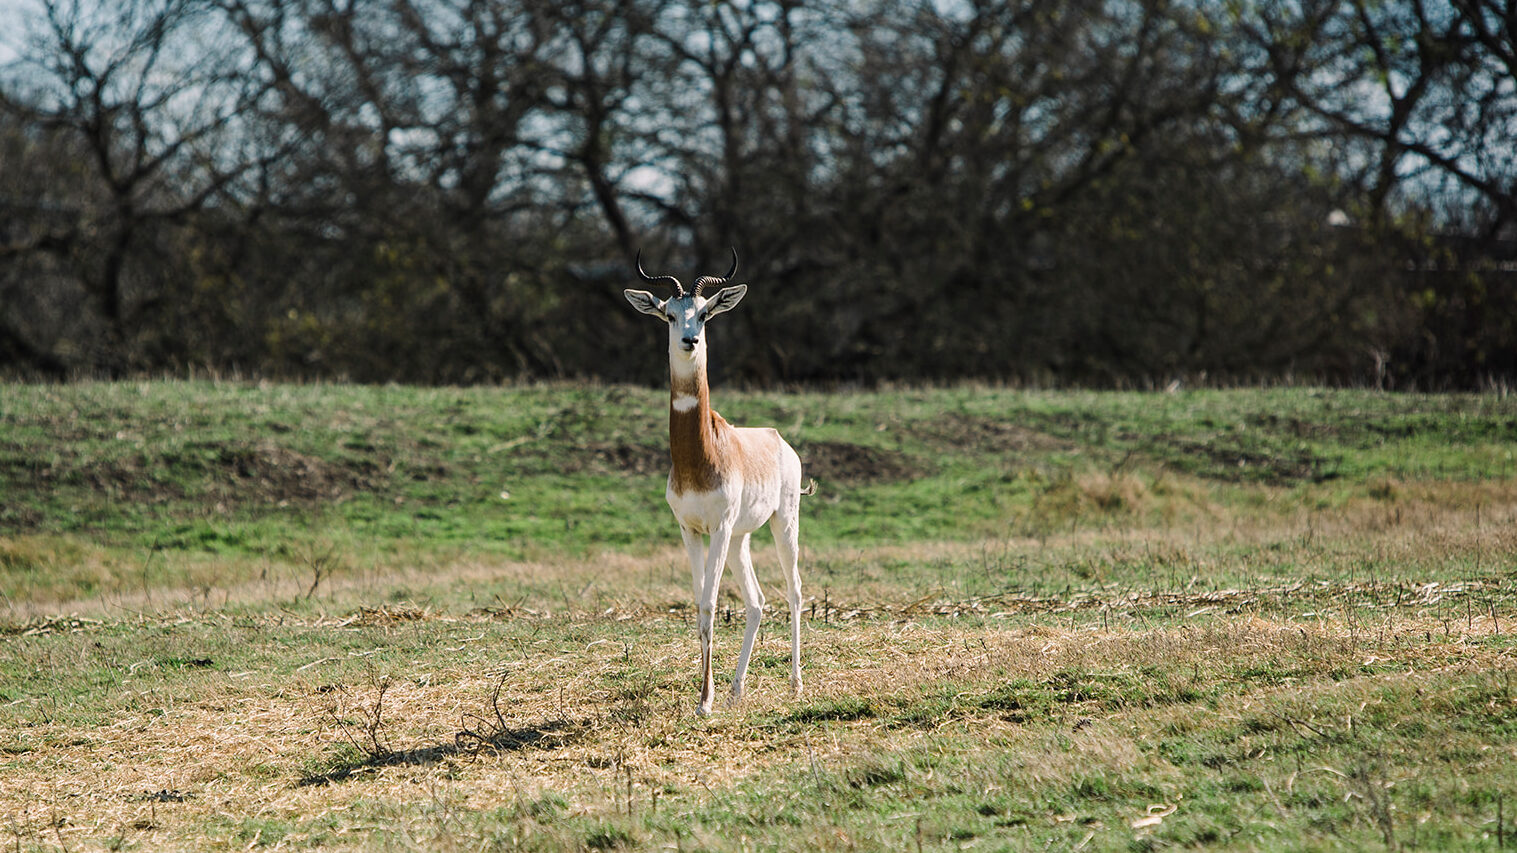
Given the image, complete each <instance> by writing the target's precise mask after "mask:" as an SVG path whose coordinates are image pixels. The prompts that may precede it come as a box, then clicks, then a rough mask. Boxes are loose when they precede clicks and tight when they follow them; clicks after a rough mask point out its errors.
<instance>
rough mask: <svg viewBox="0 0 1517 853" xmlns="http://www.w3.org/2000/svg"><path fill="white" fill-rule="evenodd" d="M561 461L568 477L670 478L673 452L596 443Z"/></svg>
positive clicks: (648, 446)
mask: <svg viewBox="0 0 1517 853" xmlns="http://www.w3.org/2000/svg"><path fill="white" fill-rule="evenodd" d="M558 461H559V468H560V470H562V471H563V472H564V473H566V474H581V473H586V472H589V473H598V474H634V475H638V476H643V475H648V474H666V473H668V472H669V449H668V447H666V446H664V445H657V446H655V445H651V444H633V443H631V442H628V441H596V442H589V443H587V444H582V445H580V446H579V447H577V448H575V449H574V451H573V452H571V453H567V454H564V456H563V457H561V458H560V459H559V460H558Z"/></svg>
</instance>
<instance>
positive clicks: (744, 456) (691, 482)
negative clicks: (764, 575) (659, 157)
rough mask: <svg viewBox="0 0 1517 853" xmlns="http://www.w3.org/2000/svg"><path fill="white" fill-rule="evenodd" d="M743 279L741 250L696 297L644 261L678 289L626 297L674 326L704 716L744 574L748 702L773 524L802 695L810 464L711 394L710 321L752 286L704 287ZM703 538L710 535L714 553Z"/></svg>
mask: <svg viewBox="0 0 1517 853" xmlns="http://www.w3.org/2000/svg"><path fill="white" fill-rule="evenodd" d="M736 272H737V250H736V249H734V250H732V269H730V270H728V271H727V274H726V275H724V276H721V277H719V278H718V277H716V276H700V277H699V278H697V279H696V280H695V287H694V289H693V290H692V291H691V292H689V293H686V292H685V288H684V285H682V284H680V282H679V279H677V278H675V277H674V276H672V275H649V274H648V273H646V272H644V271H643V261H642V253H641V252H639V253H638V257H637V274H638V275H639V276H641V277H642V278H643V280H644V281H650V282H668V283H669V284H671V285H673V287H674V295H673V296H671V297H669V298H668V299H659V298H657V297H655V296H654V295H653V294H651V293H649V292H647V291H646V290H631V289H629V290H626V291H625V295H626V297H627V301H628V302H630V303H632V307H634V308H636V309H637V310H639V311H641V312H643V313H644V314H652V315H653V316H655V317H658V318H659V319H661V320H663V321H665V322H667V323H668V324H669V455H670V457H671V461H672V463H673V467H672V469H671V470H670V472H669V485H668V489H667V490H666V492H665V498H666V499H667V500H668V501H669V508H670V509H672V510H674V518H675V521H677V522H679V529H680V535H681V536H683V537H684V540H685V551H686V553H687V554H688V556H689V558H690V580H691V586H692V587H693V588H694V592H695V605H696V612H697V613H698V619H699V623H698V624H699V626H700V628H699V630H700V644H701V701H700V705H699V707H697V709H696V710H697V712H698V713H699V714H701V715H702V716H705V715H707V714H710V713H711V706H712V701H713V699H714V693H715V689H714V687H713V684H712V677H711V650H712V633H713V629H714V621H715V614H716V597H717V591H718V589H719V588H720V585H721V579H722V569H723V568H724V567H725V568H730V569H731V570H732V573H733V574H734V575H736V576H737V582H738V587H739V588H740V589H741V590H742V593H743V603H744V605H745V606H746V608H747V622H746V624H745V630H744V631H743V650H742V652H741V653H740V654H739V655H738V658H737V674H736V675H734V676H733V677H732V701H734V702H736V701H737V700H739V699H741V698H742V696H743V679H744V677H745V676H746V675H747V673H748V657H749V655H750V654H752V652H753V639H754V637H755V636H756V635H757V634H758V628H759V620H760V619H761V618H762V616H763V608H764V593H763V590H761V589H760V588H759V582H758V578H757V577H756V576H755V575H754V573H753V557H752V554H751V553H750V552H749V547H748V540H749V538H750V536H751V535H752V534H753V531H755V530H757V529H759V528H760V527H762V526H763V525H764V524H766V523H767V524H768V525H769V531H770V533H772V534H773V535H774V544H775V546H776V550H778V551H779V556H780V563H781V565H782V567H783V568H784V570H785V587H786V589H785V595H786V597H787V598H788V599H789V603H790V684H791V686H792V687H793V688H794V689H795V692H796V693H797V694H799V693H800V690H801V574H800V570H799V568H798V567H797V565H796V561H797V559H798V556H799V549H800V508H801V495H802V494H811V492H812V491H814V485H815V484H812V486H808V487H807V489H806V490H805V491H803V490H802V489H801V460H800V457H799V456H797V455H796V453H795V450H793V449H792V448H791V447H790V445H788V444H786V443H785V440H784V439H783V438H780V434H779V433H778V432H776V431H775V430H772V429H756V428H743V427H735V426H732V425H731V424H729V423H727V421H726V420H724V419H723V418H722V416H721V415H718V414H717V413H716V412H714V411H712V410H711V391H710V389H709V388H708V387H707V384H706V336H705V330H706V322H707V321H708V320H710V319H711V318H712V317H715V316H716V315H718V314H720V313H722V312H723V311H730V310H732V309H733V308H734V307H735V306H736V305H737V303H738V302H740V301H742V298H743V295H744V294H746V293H747V292H748V286H747V285H746V284H738V285H733V286H731V287H723V288H722V289H721V290H719V291H717V293H716V294H715V295H713V296H712V297H710V298H709V299H708V298H707V297H705V296H703V295H702V294H701V289H702V288H704V287H708V286H710V287H716V286H720V285H725V284H726V283H727V281H728V279H730V278H732V276H733V274H734V273H736ZM703 536H709V537H710V539H711V545H710V547H709V548H707V547H706V543H705V542H703V541H702V537H703Z"/></svg>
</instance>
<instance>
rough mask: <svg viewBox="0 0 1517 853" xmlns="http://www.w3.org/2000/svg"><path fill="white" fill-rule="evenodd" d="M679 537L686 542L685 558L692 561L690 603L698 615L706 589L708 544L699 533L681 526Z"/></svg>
mask: <svg viewBox="0 0 1517 853" xmlns="http://www.w3.org/2000/svg"><path fill="white" fill-rule="evenodd" d="M679 535H680V537H681V538H683V539H684V540H685V556H686V557H687V558H688V559H689V560H690V589H691V593H690V603H691V604H692V605H693V606H694V607H695V611H696V612H697V613H699V612H700V609H701V594H702V593H703V592H704V591H705V589H706V542H705V540H704V539H702V538H701V535H700V534H699V533H696V532H695V531H694V530H691V529H690V528H688V527H686V526H684V525H683V524H682V525H680V528H679Z"/></svg>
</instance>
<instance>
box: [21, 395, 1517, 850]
mask: <svg viewBox="0 0 1517 853" xmlns="http://www.w3.org/2000/svg"><path fill="white" fill-rule="evenodd" d="M715 402H716V405H717V407H718V408H719V409H720V410H721V411H722V412H723V414H724V415H725V416H726V417H727V418H728V419H729V420H732V421H733V422H735V423H739V424H744V425H772V426H776V427H778V428H779V429H780V430H781V431H782V432H783V433H784V434H785V435H786V437H787V438H788V439H789V440H790V441H791V442H792V444H794V445H795V446H796V448H797V449H798V450H799V451H800V453H801V455H802V457H803V459H804V460H805V461H806V465H807V474H808V476H811V477H815V478H816V479H817V480H818V482H819V484H820V487H821V488H820V491H819V493H818V494H817V495H816V496H814V497H811V498H807V499H806V502H805V504H804V505H803V527H802V542H803V546H804V552H803V566H802V572H803V578H804V587H805V594H806V600H805V613H804V617H805V621H804V627H803V646H804V650H803V655H804V664H805V675H806V680H807V692H806V693H805V695H803V696H802V697H800V698H793V697H791V696H790V695H789V692H788V678H789V661H788V634H787V630H786V627H785V618H786V617H785V613H784V607H783V596H782V594H781V593H780V590H779V583H778V580H777V577H776V575H775V572H774V570H773V562H774V561H773V556H772V554H771V553H770V549H769V548H768V546H767V540H766V539H765V538H764V537H760V538H761V540H764V544H762V545H760V546H758V547H757V548H756V552H757V553H756V563H757V564H758V568H759V575H760V578H761V580H762V581H763V582H764V584H765V589H766V591H767V592H768V594H769V601H770V604H769V607H768V609H767V612H766V616H765V622H764V625H763V627H762V630H761V632H760V637H759V644H758V648H757V649H756V651H755V655H754V659H753V663H752V667H751V670H750V675H749V691H750V694H749V699H748V700H747V701H746V702H745V703H744V704H742V705H741V706H738V707H735V708H731V709H727V710H724V711H722V712H721V713H720V714H718V715H717V716H716V717H714V718H711V719H706V720H703V719H699V718H697V717H695V716H694V715H693V713H692V709H693V706H694V697H695V693H696V688H697V685H696V681H695V664H694V653H695V639H694V628H693V626H692V624H691V619H692V616H691V609H690V603H689V600H688V599H689V573H688V568H687V567H686V566H685V565H684V564H683V553H682V549H681V548H680V547H679V545H678V536H677V533H676V531H675V528H674V525H673V522H672V519H671V518H670V517H669V513H668V509H667V507H666V506H665V505H664V502H663V481H664V468H665V465H666V462H665V460H666V451H665V445H664V442H665V431H664V430H665V423H664V418H665V406H666V395H665V392H664V391H662V390H658V389H651V390H644V389H631V388H623V387H595V386H545V387H515V388H495V389H490V388H475V389H419V388H399V387H359V386H346V385H262V384H258V385H255V384H237V383H211V382H144V383H81V384H76V385H10V386H6V387H5V388H4V393H3V394H0V494H3V495H4V496H5V501H4V503H3V505H0V846H7V847H13V848H17V849H23V850H27V849H36V850H42V849H68V850H74V849H97V848H111V849H138V850H157V849H186V850H188V849H196V850H200V849H234V848H236V849H276V848H277V849H290V848H293V849H315V848H322V849H427V850H433V849H442V850H448V849H460V850H462V849H468V850H473V849H496V848H506V849H518V848H520V849H528V850H559V849H586V850H615V849H664V848H675V849H686V850H697V849H710V850H742V849H750V848H752V849H776V850H815V849H821V850H851V849H865V850H871V849H873V850H913V849H918V848H920V849H945V850H947V849H961V848H967V847H974V848H976V849H996V850H999V849H1011V850H1021V849H1027V850H1032V849H1039V850H1042V849H1048V848H1050V847H1051V848H1054V849H1075V848H1078V849H1083V850H1147V849H1157V848H1162V847H1177V846H1180V847H1206V848H1210V847H1220V848H1227V849H1248V850H1255V849H1261V850H1275V849H1281V850H1299V849H1309V850H1316V849H1323V850H1333V849H1354V850H1357V849H1376V848H1382V849H1392V848H1394V849H1401V848H1407V849H1498V847H1499V845H1500V844H1502V843H1503V842H1504V843H1514V841H1517V839H1514V838H1512V836H1513V833H1514V831H1517V799H1514V798H1513V795H1514V794H1517V769H1514V768H1517V761H1513V756H1514V755H1517V694H1514V693H1513V692H1512V688H1511V680H1512V678H1511V676H1512V675H1513V670H1514V669H1517V666H1514V658H1513V652H1514V645H1517V641H1514V639H1513V636H1514V633H1513V632H1514V629H1517V585H1514V583H1513V580H1514V579H1517V479H1514V474H1517V471H1514V469H1513V465H1512V453H1513V451H1514V449H1517V402H1513V401H1511V400H1508V399H1504V398H1501V397H1497V396H1482V395H1388V394H1379V393H1373V392H1367V391H1328V390H1321V389H1295V388H1283V389H1268V390H1259V389H1254V390H1201V391H1185V392H1180V393H1176V394H1148V393H1087V392H1050V391H1024V390H1018V389H1004V388H986V387H957V388H943V389H902V390H895V391H886V392H876V393H860V392H843V393H820V392H803V393H785V394H782V393H747V392H743V393H739V392H727V391H725V390H724V389H720V388H718V389H715ZM740 611H741V608H740V607H739V606H737V604H736V600H735V599H734V598H732V597H731V596H730V595H729V596H728V597H727V598H724V599H723V601H722V609H721V612H720V614H719V619H718V635H719V636H718V641H717V643H718V645H717V666H718V670H719V672H718V678H719V679H720V678H722V677H723V676H730V673H731V667H732V665H733V662H734V659H735V652H736V645H737V642H738V639H739V636H740V631H741V626H740V621H741V617H740V615H738V614H739V613H740Z"/></svg>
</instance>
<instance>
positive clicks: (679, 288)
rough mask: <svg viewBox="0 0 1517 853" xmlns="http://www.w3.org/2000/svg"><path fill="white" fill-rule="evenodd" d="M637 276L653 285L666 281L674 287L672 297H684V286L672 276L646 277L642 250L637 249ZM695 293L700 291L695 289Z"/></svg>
mask: <svg viewBox="0 0 1517 853" xmlns="http://www.w3.org/2000/svg"><path fill="white" fill-rule="evenodd" d="M637 274H638V275H640V276H642V279H643V281H651V282H655V283H657V282H660V281H667V282H669V283H670V284H672V285H674V295H675V296H684V295H685V286H684V285H683V284H680V283H679V279H677V278H675V277H674V276H672V275H648V273H647V271H645V270H644V269H643V250H642V249H638V250H637ZM696 287H697V288H699V287H700V285H699V284H697V285H696ZM696 292H697V293H699V292H700V291H699V290H698V289H697V291H696Z"/></svg>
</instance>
